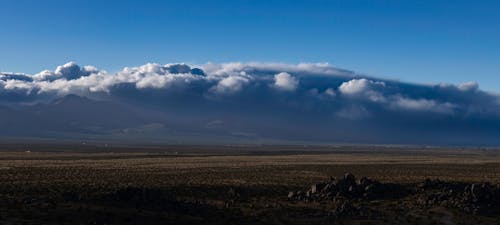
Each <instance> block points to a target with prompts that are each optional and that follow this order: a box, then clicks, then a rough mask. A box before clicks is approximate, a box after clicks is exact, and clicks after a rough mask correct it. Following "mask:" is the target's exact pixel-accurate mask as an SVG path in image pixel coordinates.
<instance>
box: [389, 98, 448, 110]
mask: <svg viewBox="0 0 500 225" xmlns="http://www.w3.org/2000/svg"><path fill="white" fill-rule="evenodd" d="M393 105H394V106H395V107H397V108H400V109H405V110H412V111H428V112H436V113H445V114H452V113H453V112H454V110H455V108H456V107H457V106H455V105H454V104H451V103H448V102H446V103H438V102H436V101H435V100H429V99H423V98H421V99H410V98H405V97H401V96H398V97H396V98H395V101H394V102H393Z"/></svg>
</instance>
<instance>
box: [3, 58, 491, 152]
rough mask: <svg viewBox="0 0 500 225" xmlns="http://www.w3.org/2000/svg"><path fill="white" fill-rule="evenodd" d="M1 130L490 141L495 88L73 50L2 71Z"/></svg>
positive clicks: (96, 135)
mask: <svg viewBox="0 0 500 225" xmlns="http://www.w3.org/2000/svg"><path fill="white" fill-rule="evenodd" d="M0 104H1V106H0V114H1V117H0V118H1V119H0V125H1V128H0V135H1V136H3V137H42V138H64V139H100V140H114V141H120V140H127V141H134V142H139V143H150V142H155V143H177V142H182V143H187V142H192V143H248V144H252V143H253V144H259V143H332V144H333V143H372V144H442V145H469V144H470V145H477V144H480V145H498V144H500V140H498V138H497V137H499V136H500V97H499V96H497V95H495V94H492V93H488V92H485V91H482V90H480V89H479V87H478V85H477V83H474V82H470V83H464V84H459V85H454V84H434V85H422V84H412V83H405V82H399V81H394V80H386V79H379V78H375V77H370V76H365V75H361V74H356V73H354V72H351V71H348V70H344V69H339V68H335V67H333V66H331V65H329V64H306V63H304V64H296V65H290V64H279V63H226V64H212V63H209V64H205V65H201V66H198V67H196V66H190V65H187V64H166V65H160V64H146V65H143V66H140V67H127V68H124V69H123V70H121V71H119V72H116V73H109V72H106V71H104V70H100V69H98V68H95V67H93V66H83V67H82V66H79V65H77V64H76V63H74V62H70V63H67V64H64V65H62V66H59V67H57V68H56V69H55V70H53V71H51V70H46V71H42V72H40V73H38V74H34V75H29V74H22V73H6V72H3V73H1V74H0Z"/></svg>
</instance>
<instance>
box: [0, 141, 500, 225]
mask: <svg viewBox="0 0 500 225" xmlns="http://www.w3.org/2000/svg"><path fill="white" fill-rule="evenodd" d="M231 149H232V148H231V147H223V148H220V149H218V151H211V150H213V149H205V148H194V147H193V148H191V149H188V148H187V147H171V148H168V149H163V150H162V149H154V150H151V151H150V152H151V153H141V152H139V151H132V150H120V151H119V150H116V149H108V150H106V151H107V152H100V153H99V152H97V151H93V152H92V153H89V151H88V150H85V151H86V153H78V152H75V151H63V150H61V149H58V150H57V151H54V152H46V151H45V152H38V151H36V150H30V152H25V151H24V150H23V149H6V151H4V152H0V224H476V225H477V224H500V205H499V196H500V186H498V184H500V152H498V151H496V150H484V149H482V150H481V149H465V150H464V149H461V150H456V149H412V148H395V147H391V148H385V147H376V148H374V147H342V148H339V147H336V148H327V147H322V148H312V147H300V148H299V147H286V146H282V147H255V148H253V147H245V148H242V147H238V148H234V149H235V150H234V151H232V150H231ZM44 150H46V149H44ZM209 150H210V151H209ZM346 172H350V173H352V174H354V175H355V176H356V177H352V176H351V175H345V173H346ZM362 177H367V178H368V179H366V178H362ZM312 185H313V186H312Z"/></svg>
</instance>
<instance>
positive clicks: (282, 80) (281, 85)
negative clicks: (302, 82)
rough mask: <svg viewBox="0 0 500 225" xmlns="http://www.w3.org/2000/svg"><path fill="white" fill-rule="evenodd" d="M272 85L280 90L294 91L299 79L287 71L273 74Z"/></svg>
mask: <svg viewBox="0 0 500 225" xmlns="http://www.w3.org/2000/svg"><path fill="white" fill-rule="evenodd" d="M274 86H275V87H276V88H278V89H280V90H285V91H295V89H297V87H298V86H299V80H297V78H295V77H293V76H292V75H290V74H289V73H287V72H281V73H278V74H276V75H274Z"/></svg>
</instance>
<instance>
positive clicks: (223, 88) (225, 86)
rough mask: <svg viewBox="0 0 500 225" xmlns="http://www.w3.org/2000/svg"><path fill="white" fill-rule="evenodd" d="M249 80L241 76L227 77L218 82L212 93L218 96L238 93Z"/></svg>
mask: <svg viewBox="0 0 500 225" xmlns="http://www.w3.org/2000/svg"><path fill="white" fill-rule="evenodd" d="M249 82H250V80H249V79H248V78H247V77H243V76H229V77H226V78H224V79H222V80H220V81H219V82H218V83H217V85H216V86H214V87H212V89H211V90H212V91H213V92H215V93H218V94H233V93H236V92H239V91H241V90H242V89H243V87H244V86H245V85H246V84H248V83H249Z"/></svg>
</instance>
